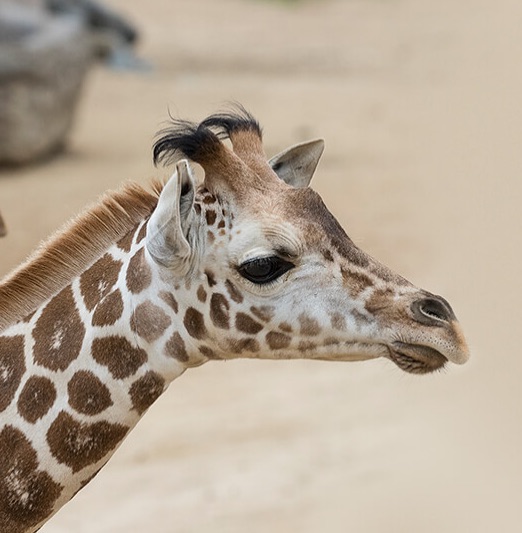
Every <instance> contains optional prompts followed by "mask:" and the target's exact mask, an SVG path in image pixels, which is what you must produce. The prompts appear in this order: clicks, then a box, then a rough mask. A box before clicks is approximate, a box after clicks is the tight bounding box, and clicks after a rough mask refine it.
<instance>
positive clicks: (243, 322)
mask: <svg viewBox="0 0 522 533" xmlns="http://www.w3.org/2000/svg"><path fill="white" fill-rule="evenodd" d="M236 328H237V329H238V330H239V331H242V332H243V333H250V334H252V335H255V334H256V333H259V332H260V331H261V330H262V329H263V324H260V323H259V322H256V321H255V320H254V319H253V318H252V317H251V316H250V315H247V314H246V313H238V314H237V315H236Z"/></svg>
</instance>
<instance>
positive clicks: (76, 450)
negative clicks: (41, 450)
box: [47, 411, 129, 472]
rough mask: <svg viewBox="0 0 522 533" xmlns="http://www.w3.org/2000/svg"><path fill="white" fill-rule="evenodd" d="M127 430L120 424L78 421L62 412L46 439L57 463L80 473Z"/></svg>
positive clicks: (107, 450)
mask: <svg viewBox="0 0 522 533" xmlns="http://www.w3.org/2000/svg"><path fill="white" fill-rule="evenodd" d="M128 431H129V428H128V427H127V426H123V425H122V424H111V423H109V422H95V423H94V424H86V423H82V422H78V421H77V420H75V419H74V418H73V417H72V416H71V415H70V414H69V413H66V412H65V411H62V412H61V413H60V414H59V415H58V416H57V417H56V420H55V421H54V422H53V423H52V424H51V427H50V428H49V431H48V432H47V442H48V444H49V448H50V450H51V453H52V454H53V456H54V457H55V458H56V460H57V461H58V462H59V463H62V464H66V465H67V466H69V467H71V468H72V471H73V472H79V471H80V470H82V469H83V468H85V467H86V466H89V465H92V464H94V463H97V462H98V461H99V460H100V459H103V458H104V457H105V456H106V455H107V454H108V453H109V452H111V451H112V450H114V448H116V446H117V445H118V444H119V443H120V441H121V440H123V438H124V437H125V435H127V432H128Z"/></svg>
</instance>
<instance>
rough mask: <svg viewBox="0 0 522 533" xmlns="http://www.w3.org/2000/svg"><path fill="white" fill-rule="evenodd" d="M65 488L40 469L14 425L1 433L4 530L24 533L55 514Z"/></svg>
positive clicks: (0, 487)
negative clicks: (56, 505) (57, 503)
mask: <svg viewBox="0 0 522 533" xmlns="http://www.w3.org/2000/svg"><path fill="white" fill-rule="evenodd" d="M62 490H63V487H62V486H61V485H59V484H58V483H56V482H55V481H53V479H52V478H51V476H50V475H49V474H48V473H47V472H44V471H42V470H38V457H37V455H36V451H35V449H34V448H33V446H32V445H31V443H30V442H29V440H28V439H27V437H26V436H25V435H24V434H23V433H22V432H21V431H20V430H19V429H16V428H14V427H13V426H5V428H4V429H3V430H2V431H1V432H0V531H3V532H5V533H7V532H9V533H24V532H26V531H29V530H31V531H32V528H33V527H34V526H36V525H37V524H38V523H40V522H41V521H42V520H44V519H45V518H47V517H48V516H50V515H51V513H52V512H53V507H54V504H55V502H56V500H57V499H58V498H59V496H60V494H61V493H62Z"/></svg>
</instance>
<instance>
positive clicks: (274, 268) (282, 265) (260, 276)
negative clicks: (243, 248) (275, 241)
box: [237, 255, 295, 285]
mask: <svg viewBox="0 0 522 533" xmlns="http://www.w3.org/2000/svg"><path fill="white" fill-rule="evenodd" d="M294 266H295V265H294V264H293V263H290V262H289V261H285V260H284V259H281V258H280V257H277V256H276V255H273V256H269V257H257V258H255V259H249V260H248V261H245V262H244V263H243V264H241V265H239V267H238V269H237V271H238V272H239V273H240V274H241V276H243V277H244V278H246V279H247V280H249V281H251V282H252V283H255V284H257V285H264V284H265V283H270V282H271V281H274V280H276V279H277V278H279V277H280V276H282V275H283V274H284V273H285V272H288V271H289V270H290V269H292V268H294Z"/></svg>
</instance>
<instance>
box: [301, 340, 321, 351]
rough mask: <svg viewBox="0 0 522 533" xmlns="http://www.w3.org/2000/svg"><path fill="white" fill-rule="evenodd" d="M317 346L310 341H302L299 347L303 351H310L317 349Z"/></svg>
mask: <svg viewBox="0 0 522 533" xmlns="http://www.w3.org/2000/svg"><path fill="white" fill-rule="evenodd" d="M316 348H317V345H316V344H315V343H313V342H310V341H301V342H300V343H299V346H298V349H299V351H302V352H309V351H311V350H315V349H316Z"/></svg>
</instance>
